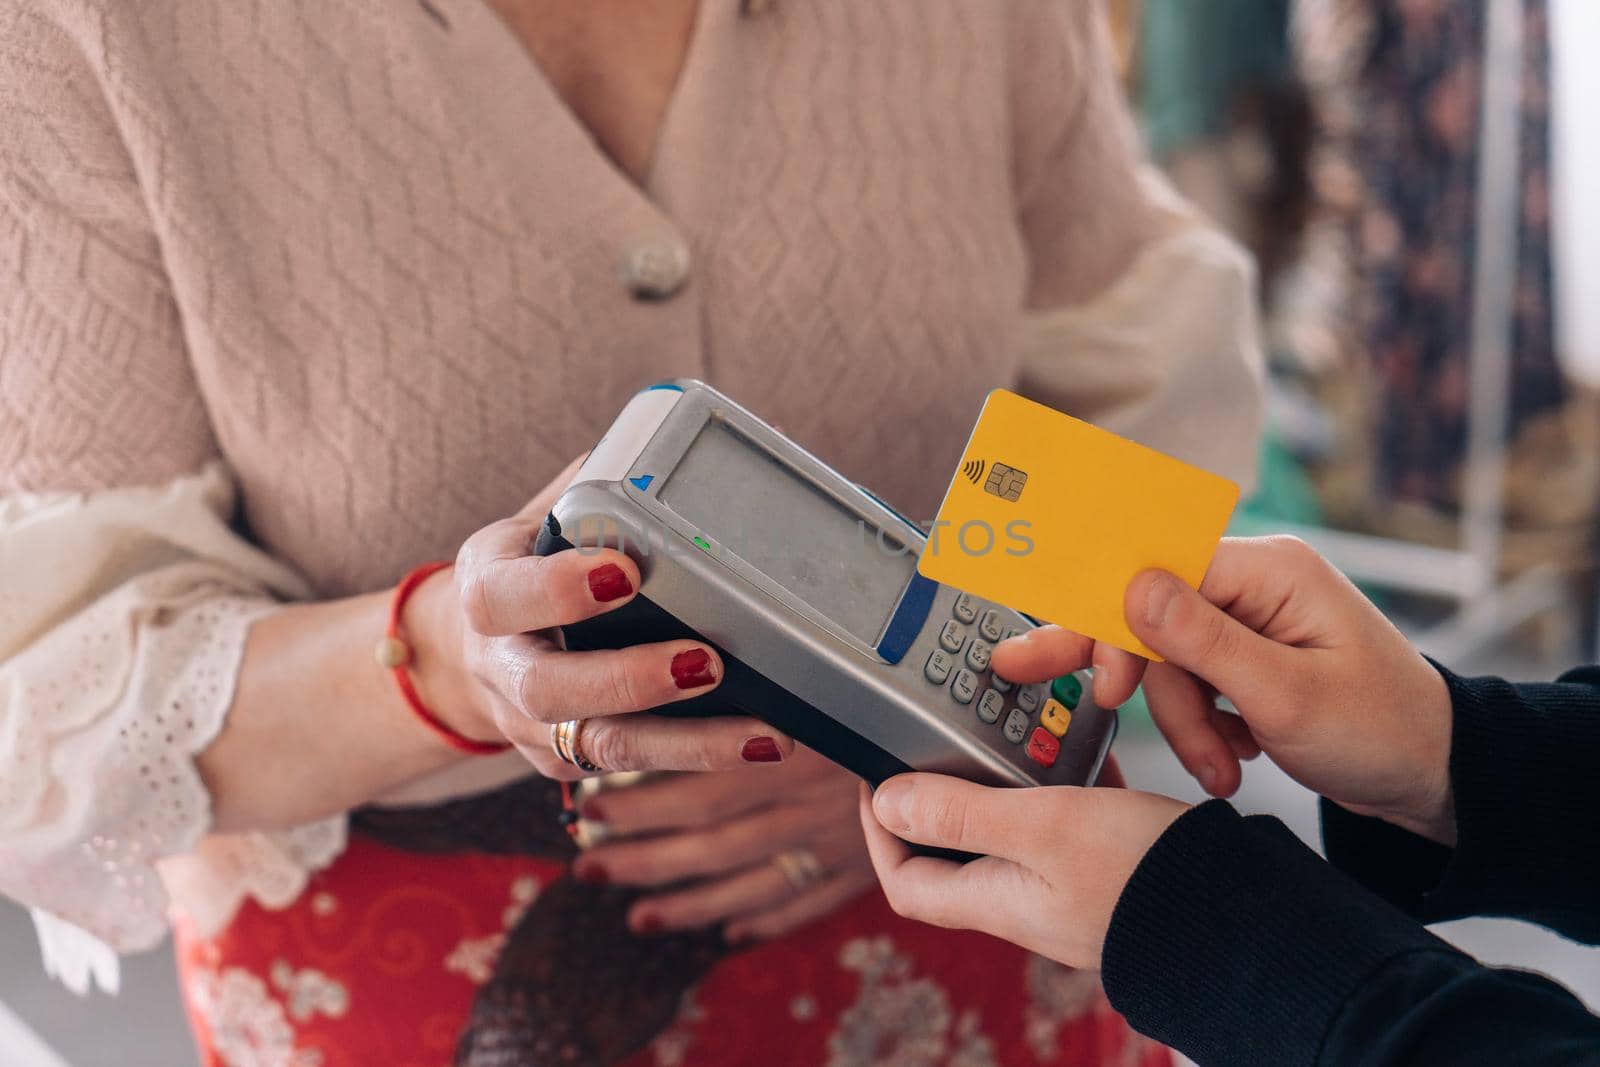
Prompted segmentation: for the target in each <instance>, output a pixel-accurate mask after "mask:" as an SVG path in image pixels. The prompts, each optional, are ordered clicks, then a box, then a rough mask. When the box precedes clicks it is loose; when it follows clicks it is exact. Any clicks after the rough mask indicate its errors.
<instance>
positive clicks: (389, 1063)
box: [178, 838, 1171, 1067]
mask: <svg viewBox="0 0 1600 1067" xmlns="http://www.w3.org/2000/svg"><path fill="white" fill-rule="evenodd" d="M559 873H560V872H559V869H558V868H557V867H555V866H554V865H552V864H548V863H543V862H539V861H534V860H527V859H520V858H506V857H500V856H437V855H426V854H421V853H412V852H401V851H397V850H394V849H391V848H387V847H385V846H382V845H379V844H376V843H374V842H372V841H370V840H366V839H361V838H355V839H352V841H351V844H350V847H349V850H348V851H346V852H345V853H344V854H343V855H342V856H341V857H340V858H339V859H338V861H336V862H335V863H334V864H333V865H332V866H331V867H329V868H328V869H327V870H326V871H323V872H322V873H320V874H318V875H316V876H315V877H314V878H313V879H312V881H311V883H310V885H309V886H308V887H307V889H306V891H305V892H304V893H303V894H302V895H301V897H300V899H299V900H298V901H296V902H295V904H294V905H293V906H292V907H290V908H288V909H287V910H284V911H267V910H265V909H263V908H260V907H258V906H256V905H254V904H246V905H245V906H244V907H243V908H242V909H241V910H240V912H239V915H238V917H237V918H236V919H235V920H234V921H233V922H232V923H231V924H230V925H229V926H228V928H227V929H226V930H224V931H223V932H222V933H221V934H219V935H218V936H216V937H213V938H200V937H196V936H194V934H193V931H192V930H189V929H187V928H185V927H184V925H183V924H182V923H181V921H180V923H179V926H178V948H179V953H178V961H179V971H180V975H181V978H182V985H183V991H184V998H185V1001H186V1004H187V1008H188V1012H189V1017H190V1021H191V1023H192V1024H193V1026H194V1031H195V1035H196V1040H197V1041H198V1043H199V1046H200V1052H201V1060H202V1062H203V1063H204V1064H206V1065H207V1067H347V1065H349V1067H380V1065H381V1067H445V1065H448V1064H449V1063H450V1060H451V1055H452V1052H453V1051H454V1049H455V1045H456V1039H457V1037H458V1036H459V1035H460V1033H461V1029H462V1027H463V1026H464V1025H465V1022H466V1018H467V1010H468V1007H469V1005H470V1004H471V1002H472V998H473V996H474V994H475V993H476V992H477V989H478V986H479V985H480V984H482V983H483V982H484V981H485V980H486V979H487V978H488V977H489V973H490V971H491V969H492V967H493V964H494V959H495V955H496V953H497V952H498V950H499V947H500V944H501V942H502V940H503V938H504V937H505V932H506V930H507V929H508V928H509V927H510V926H511V925H512V924H513V923H514V922H515V921H516V919H517V918H518V917H519V916H520V915H521V913H522V911H523V909H525V908H526V907H527V906H528V905H529V904H530V903H531V902H532V901H533V900H534V899H535V898H536V897H537V896H538V893H539V890H540V887H541V886H543V885H544V884H546V883H547V882H549V881H550V880H551V879H553V878H555V877H556V876H557V875H558V874H559ZM1170 1062H1171V1058H1170V1055H1169V1053H1168V1052H1167V1051H1166V1050H1165V1049H1163V1048H1162V1047H1160V1046H1159V1045H1156V1044H1154V1043H1153V1042H1150V1041H1148V1040H1146V1039H1145V1038H1143V1037H1140V1036H1139V1035H1137V1034H1135V1033H1133V1032H1132V1031H1131V1030H1129V1029H1128V1027H1127V1025H1126V1024H1125V1023H1124V1022H1123V1021H1122V1019H1121V1017H1120V1016H1118V1015H1117V1014H1116V1013H1115V1012H1114V1011H1112V1010H1111V1007H1110V1006H1109V1005H1108V1004H1107V1003H1106V1000H1105V996H1104V995H1103V994H1102V993H1101V991H1100V986H1099V983H1098V981H1097V978H1096V976H1095V975H1093V974H1090V973H1085V972H1077V971H1070V970H1067V969H1066V968H1063V967H1060V966H1058V965H1056V964H1053V963H1050V962H1048V961H1046V960H1043V959H1040V958H1039V957H1037V956H1034V955H1032V954H1030V953H1027V952H1024V951H1023V950H1021V949H1018V948H1015V947H1013V946H1011V945H1008V944H1005V943H1003V942H1001V941H997V940H994V939H993V938H990V937H987V936H985V935H982V934H973V933H961V932H951V931H947V930H939V929H935V928H933V927H929V926H924V925H921V924H919V923H913V922H908V921H906V920H904V919H901V918H899V917H898V916H896V915H895V914H894V913H893V912H891V911H890V910H889V907H888V905H887V904H886V903H885V902H884V900H883V897H882V895H881V894H879V893H877V892H872V893H869V894H866V895H864V896H863V897H861V898H860V899H859V900H857V901H856V902H855V903H854V904H852V905H850V906H848V907H846V908H844V909H842V910H841V911H839V912H836V913H835V914H833V915H832V916H830V917H829V918H827V919H825V920H823V921H822V922H819V923H817V924H815V925H813V926H811V927H808V928H807V929H805V930H804V931H802V932H801V933H800V934H798V935H797V936H792V937H788V938H784V939H782V940H779V941H773V942H770V943H767V944H764V945H759V946H757V947H755V948H752V949H750V950H747V951H743V952H740V953H738V954H737V955H734V956H731V957H729V958H728V959H727V960H726V961H724V962H723V963H721V964H720V965H718V967H717V968H716V969H715V970H714V971H713V972H712V973H711V974H710V975H709V976H708V977H707V978H706V980H705V981H704V982H702V983H701V984H700V985H699V986H698V987H697V988H696V989H695V990H694V991H693V992H692V993H691V994H690V995H689V996H688V997H686V999H685V1001H684V1004H683V1006H682V1008H681V1010H680V1012H679V1014H678V1018H677V1020H676V1021H675V1022H674V1023H673V1025H672V1026H670V1027H669V1028H668V1029H666V1030H665V1031H663V1032H662V1033H661V1034H660V1035H659V1036H657V1037H656V1039H655V1040H654V1042H653V1043H652V1044H651V1045H650V1046H649V1047H648V1048H647V1049H645V1050H644V1051H643V1052H641V1053H639V1054H638V1055H637V1056H635V1057H633V1059H631V1060H630V1061H629V1067H678V1065H691V1064H692V1065H694V1067H734V1065H745V1064H751V1063H759V1064H761V1065H762V1067H790V1065H794V1067H877V1065H885V1067H925V1065H935V1064H937V1065H948V1067H988V1065H1000V1064H1004V1065H1046V1064H1048V1065H1060V1067H1068V1065H1073V1067H1078V1065H1082V1067H1089V1065H1096V1067H1098V1065H1103V1064H1104V1065H1117V1067H1168V1065H1169V1064H1170Z"/></svg>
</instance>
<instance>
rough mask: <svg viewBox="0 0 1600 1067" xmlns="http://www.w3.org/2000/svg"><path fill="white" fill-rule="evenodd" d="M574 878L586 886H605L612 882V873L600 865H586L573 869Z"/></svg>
mask: <svg viewBox="0 0 1600 1067" xmlns="http://www.w3.org/2000/svg"><path fill="white" fill-rule="evenodd" d="M572 877H574V878H576V879H577V880H578V881H580V882H582V883H583V884H584V885H605V884H606V883H607V882H609V881H611V872H610V871H607V870H606V869H605V868H604V867H602V866H600V864H598V863H585V864H581V865H579V866H577V867H574V868H573V870H572Z"/></svg>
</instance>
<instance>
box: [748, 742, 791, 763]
mask: <svg viewBox="0 0 1600 1067" xmlns="http://www.w3.org/2000/svg"><path fill="white" fill-rule="evenodd" d="M739 755H740V757H742V758H743V759H744V761H745V762H746V763H781V762H782V761H783V753H782V752H780V751H779V750H778V742H776V741H774V740H773V739H772V738H770V737H752V738H750V740H748V741H746V742H745V743H744V747H743V748H742V749H740V750H739Z"/></svg>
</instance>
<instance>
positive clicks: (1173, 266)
mask: <svg viewBox="0 0 1600 1067" xmlns="http://www.w3.org/2000/svg"><path fill="white" fill-rule="evenodd" d="M1141 185H1142V187H1143V189H1144V192H1145V196H1146V198H1147V199H1148V200H1149V201H1150V202H1151V203H1152V204H1153V205H1154V207H1155V208H1156V210H1157V212H1158V214H1159V216H1160V218H1161V220H1162V222H1161V227H1160V235H1159V236H1157V237H1156V238H1155V239H1154V240H1151V241H1149V242H1147V243H1145V244H1144V245H1143V246H1142V247H1141V248H1140V250H1139V252H1138V254H1137V256H1136V258H1135V259H1134V260H1133V262H1132V265H1131V266H1129V267H1128V268H1127V270H1125V271H1124V272H1123V273H1122V275H1121V277H1119V278H1118V279H1117V280H1115V281H1114V282H1112V283H1111V284H1110V285H1109V286H1108V287H1106V288H1105V289H1104V290H1103V291H1102V292H1101V293H1099V294H1098V295H1097V296H1095V297H1093V298H1091V299H1089V300H1087V301H1085V302H1083V303H1081V304H1076V305H1073V306H1070V307H1062V308H1054V309H1046V310H1040V311H1036V312H1033V313H1032V314H1030V315H1029V316H1028V318H1027V320H1026V322H1025V326H1024V335H1023V370H1022V381H1021V390H1022V391H1023V392H1024V393H1026V394H1027V395H1029V396H1031V397H1033V398H1034V399H1036V400H1038V401H1040V402H1041V403H1046V404H1049V405H1050V406H1052V407H1056V408H1059V409H1061V410H1063V411H1066V412H1070V413H1071V414H1073V415H1076V416H1077V417H1079V418H1082V419H1086V420H1088V421H1090V422H1093V423H1095V424H1096V425H1099V426H1103V427H1105V428H1106V429H1108V430H1111V431H1112V432H1114V433H1118V434H1121V435H1122V436H1124V437H1128V438H1132V439H1133V440H1135V441H1139V442H1140V443H1142V444H1146V445H1149V446H1150V447H1151V448H1155V449H1159V450H1160V451H1162V452H1166V453H1167V454H1169V455H1173V456H1177V457H1178V458H1180V459H1184V460H1187V461H1188V462H1190V463H1193V464H1195V465H1196V466H1199V467H1203V468H1205V469H1207V470H1211V471H1214V472H1216V473H1218V474H1221V475H1223V476H1225V477H1227V478H1231V479H1233V480H1234V481H1236V482H1238V483H1239V484H1240V485H1242V486H1244V487H1245V489H1246V490H1247V491H1248V490H1249V489H1250V488H1252V487H1253V485H1254V483H1255V478H1256V466H1257V461H1258V450H1259V448H1260V444H1261V433H1262V429H1263V426H1264V422H1265V397H1264V389H1265V371H1264V361H1263V358H1262V352H1261V337H1260V323H1259V318H1258V313H1257V310H1256V270H1255V263H1254V261H1252V260H1251V258H1250V255H1249V253H1247V252H1246V251H1245V250H1244V249H1243V248H1241V247H1240V246H1239V245H1238V244H1236V243H1235V242H1234V241H1233V240H1231V239H1230V238H1228V237H1227V236H1225V235H1224V234H1222V233H1221V232H1220V231H1218V230H1216V229H1215V228H1213V227H1212V226H1211V225H1210V224H1209V223H1207V222H1206V221H1205V220H1204V219H1203V218H1202V217H1201V216H1199V215H1198V213H1196V212H1195V211H1194V210H1193V209H1192V208H1190V207H1189V206H1188V205H1187V204H1186V203H1185V202H1184V201H1183V200H1181V199H1180V198H1179V197H1178V196H1177V195H1176V194H1175V193H1174V192H1172V190H1171V189H1170V187H1169V186H1168V185H1167V184H1166V181H1165V179H1164V178H1161V177H1159V176H1157V175H1156V174H1155V173H1153V172H1149V171H1147V172H1145V173H1144V174H1143V175H1142V176H1141Z"/></svg>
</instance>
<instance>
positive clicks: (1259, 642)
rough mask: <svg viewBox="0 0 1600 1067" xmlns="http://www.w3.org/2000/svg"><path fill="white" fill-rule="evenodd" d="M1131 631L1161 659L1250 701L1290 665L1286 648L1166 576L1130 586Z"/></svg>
mask: <svg viewBox="0 0 1600 1067" xmlns="http://www.w3.org/2000/svg"><path fill="white" fill-rule="evenodd" d="M1123 609H1124V611H1125V612H1126V613H1127V619H1128V627H1129V629H1131V630H1132V631H1133V633H1134V636H1136V637H1138V638H1139V640H1141V641H1143V642H1144V643H1145V644H1146V645H1148V646H1149V647H1150V648H1151V649H1153V650H1154V651H1155V652H1157V653H1159V654H1160V655H1161V657H1162V658H1163V659H1165V660H1167V661H1168V662H1169V663H1172V664H1174V665H1176V666H1179V667H1182V668H1183V669H1184V670H1186V671H1188V672H1189V673H1190V674H1193V675H1195V676H1196V677H1198V678H1201V679H1203V680H1204V681H1206V682H1209V683H1211V685H1212V686H1214V687H1215V688H1216V689H1217V691H1218V692H1220V693H1221V694H1222V695H1223V696H1226V697H1229V698H1231V699H1232V700H1233V701H1234V703H1236V704H1238V703H1241V702H1246V701H1248V700H1249V699H1250V697H1251V695H1252V694H1255V693H1259V692H1261V691H1263V690H1264V688H1265V687H1267V686H1268V685H1270V684H1271V679H1272V678H1273V676H1274V672H1279V671H1283V670H1284V669H1286V667H1287V666H1288V665H1287V664H1286V663H1284V662H1282V660H1283V654H1284V652H1285V649H1284V648H1283V646H1281V645H1279V644H1277V643H1276V642H1274V641H1272V640H1270V639H1268V638H1265V637H1262V636H1261V635H1260V634H1258V633H1256V632H1255V631H1254V630H1251V629H1250V628H1249V627H1247V626H1245V625H1244V624H1243V623H1241V622H1239V621H1238V620H1237V619H1235V618H1233V617H1232V616H1230V615H1228V614H1227V613H1226V612H1224V611H1223V610H1222V609H1221V608H1219V607H1217V606H1216V605H1215V604H1213V603H1211V602H1210V601H1209V600H1207V599H1206V598H1205V597H1203V596H1201V595H1200V594H1199V593H1198V592H1196V591H1195V590H1194V589H1192V588H1190V587H1189V586H1188V585H1186V584H1185V583H1184V582H1183V581H1182V580H1181V579H1179V578H1178V577H1177V576H1176V575H1172V574H1168V573H1167V572H1166V571H1144V572H1142V573H1140V574H1138V575H1135V576H1134V579H1133V581H1132V582H1130V583H1129V584H1128V593H1127V597H1126V599H1125V601H1124V603H1123Z"/></svg>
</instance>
